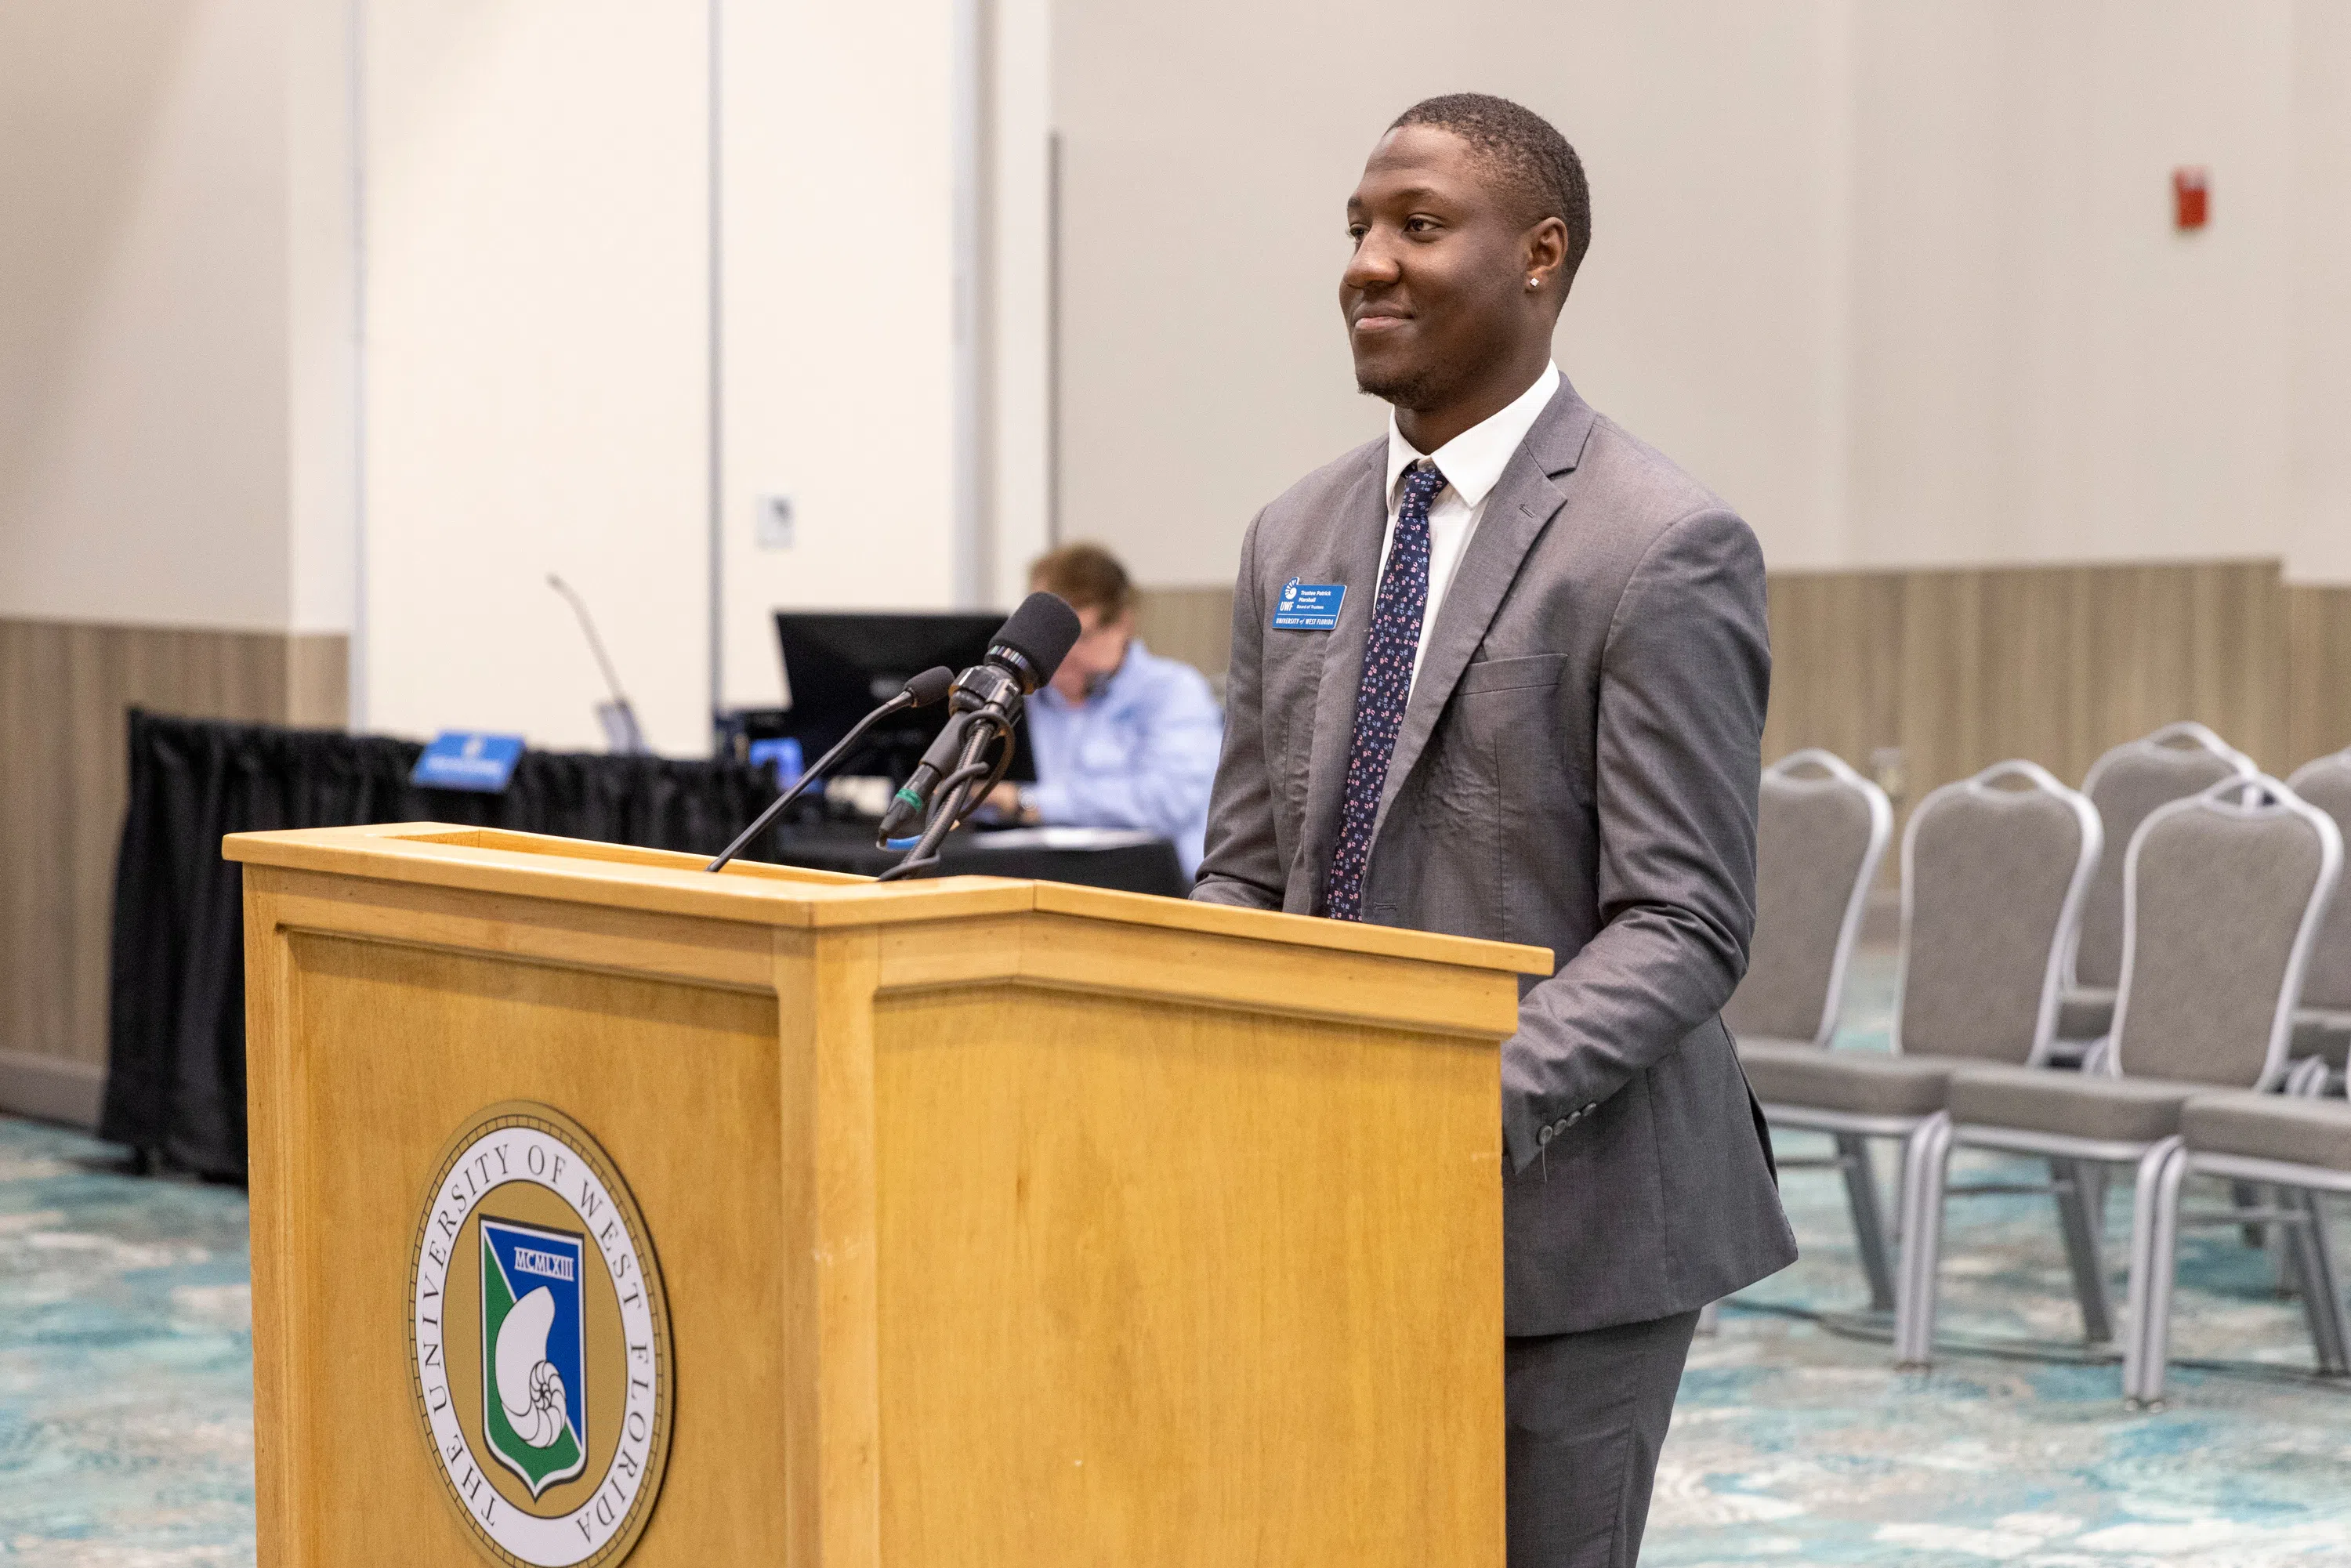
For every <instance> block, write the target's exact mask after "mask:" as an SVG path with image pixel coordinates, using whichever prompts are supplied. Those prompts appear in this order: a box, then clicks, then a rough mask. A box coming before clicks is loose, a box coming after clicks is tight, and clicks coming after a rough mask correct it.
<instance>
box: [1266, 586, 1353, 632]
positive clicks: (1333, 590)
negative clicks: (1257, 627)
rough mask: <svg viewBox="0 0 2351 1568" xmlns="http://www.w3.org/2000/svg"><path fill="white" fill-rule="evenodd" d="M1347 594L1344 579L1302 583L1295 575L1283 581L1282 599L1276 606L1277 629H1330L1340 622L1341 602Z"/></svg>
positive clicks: (1292, 630)
mask: <svg viewBox="0 0 2351 1568" xmlns="http://www.w3.org/2000/svg"><path fill="white" fill-rule="evenodd" d="M1346 597H1347V585H1346V584H1345V583H1343V582H1301V581H1299V580H1297V579H1296V578H1294V577H1293V578H1291V579H1290V580H1289V581H1288V582H1286V583H1284V584H1282V587H1281V599H1280V602H1278V603H1276V604H1275V605H1274V607H1273V629H1274V630H1275V631H1277V632H1329V631H1332V630H1334V629H1336V627H1337V626H1338V624H1339V604H1340V601H1342V600H1343V599H1345V598H1346Z"/></svg>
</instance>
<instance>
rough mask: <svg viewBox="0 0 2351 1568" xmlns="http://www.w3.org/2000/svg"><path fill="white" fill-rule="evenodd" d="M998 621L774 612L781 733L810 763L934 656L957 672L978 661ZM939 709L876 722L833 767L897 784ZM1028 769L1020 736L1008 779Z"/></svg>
mask: <svg viewBox="0 0 2351 1568" xmlns="http://www.w3.org/2000/svg"><path fill="white" fill-rule="evenodd" d="M1003 624H1004V617H1003V616H1001V615H995V614H978V615H965V614H921V613H906V612H841V611H831V610H827V611H799V610H779V611H778V612H776V642H777V645H778V649H779V651H780V652H781V653H782V654H783V660H784V732H785V733H786V734H787V735H789V736H792V737H795V738H796V739H798V740H799V743H800V751H801V754H802V755H803V756H804V757H806V758H807V759H808V760H809V761H810V762H814V761H815V760H816V759H817V758H819V757H821V756H822V755H823V754H824V753H825V752H826V751H827V750H829V749H830V748H831V747H832V746H833V745H834V744H836V743H837V742H838V741H839V740H840V739H841V737H842V736H844V735H847V734H848V733H849V731H850V729H851V728H852V727H853V726H854V725H855V724H856V723H857V721H858V720H859V719H861V718H863V717H864V716H866V715H867V714H869V713H871V712H872V710H873V709H874V708H876V707H878V706H881V705H882V704H883V703H885V702H888V701H889V700H890V699H891V698H892V697H893V696H895V695H897V694H898V689H899V688H900V687H901V686H904V685H905V684H906V682H907V681H908V680H909V679H910V678H911V677H913V676H914V675H918V674H922V673H923V672H924V671H925V670H927V669H929V668H930V667H931V666H932V665H934V664H945V665H946V667H947V668H948V669H950V670H962V669H966V668H968V667H969V666H971V665H973V664H978V663H979V662H980V660H981V659H983V658H985V657H986V656H987V643H988V640H989V639H990V638H991V637H993V636H994V635H995V634H996V629H997V628H998V627H999V626H1001V625H1003ZM946 715H947V709H946V704H945V703H941V704H940V705H938V706H935V707H928V708H916V709H914V711H912V712H910V713H904V714H900V715H897V716H895V717H893V718H892V719H887V720H884V721H883V723H881V724H879V725H876V726H875V727H873V729H872V731H871V732H870V733H868V735H867V736H866V737H865V740H864V742H863V744H862V745H860V746H859V747H858V748H857V750H856V752H855V753H854V754H852V755H851V756H848V757H844V758H841V768H839V770H838V771H839V772H840V773H841V774H844V775H846V774H856V773H881V774H886V775H888V776H889V777H890V778H891V779H894V780H896V781H898V782H900V783H904V781H905V779H906V776H907V775H908V774H910V773H912V772H913V771H914V764H915V763H916V762H918V761H920V760H921V758H922V755H923V748H924V747H927V746H928V745H930V743H931V742H932V741H933V740H934V739H935V738H936V737H937V736H938V733H939V727H940V726H942V725H944V724H945V723H946ZM1016 733H1018V732H1016ZM1036 776H1037V774H1036V768H1035V766H1034V764H1032V763H1031V762H1030V761H1029V747H1028V743H1027V740H1026V738H1025V736H1024V737H1023V738H1022V739H1021V742H1020V744H1019V747H1017V748H1016V750H1015V753H1014V756H1013V759H1012V771H1011V772H1010V773H1009V774H1008V775H1006V777H1008V778H1010V779H1020V780H1022V781H1024V782H1025V781H1027V780H1029V779H1035V778H1036Z"/></svg>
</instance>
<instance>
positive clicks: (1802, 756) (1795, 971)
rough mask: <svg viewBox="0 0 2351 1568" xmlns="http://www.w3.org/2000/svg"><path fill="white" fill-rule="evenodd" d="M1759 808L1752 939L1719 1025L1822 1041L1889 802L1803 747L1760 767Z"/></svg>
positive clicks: (1890, 820) (1885, 832)
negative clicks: (1743, 969)
mask: <svg viewBox="0 0 2351 1568" xmlns="http://www.w3.org/2000/svg"><path fill="white" fill-rule="evenodd" d="M1760 806H1761V810H1760V815H1759V819H1758V821H1757V824H1756V833H1757V836H1756V846H1755V937H1754V940H1753V942H1752V943H1751V944H1750V946H1749V949H1748V957H1747V976H1746V978H1744V979H1742V980H1741V981H1740V983H1739V989H1738V990H1737V991H1735V992H1733V993H1732V994H1731V998H1730V1001H1729V1004H1728V1005H1727V1006H1725V1007H1724V1008H1723V1009H1722V1017H1723V1021H1724V1022H1726V1023H1728V1024H1729V1026H1730V1028H1731V1030H1732V1031H1733V1032H1734V1033H1737V1034H1740V1035H1747V1036H1760V1037H1762V1038H1765V1039H1771V1040H1811V1041H1812V1042H1813V1043H1814V1044H1816V1045H1826V1044H1827V1043H1828V1042H1829V1037H1830V1036H1831V1035H1833V1034H1834V1033H1835V1032H1836V1022H1837V1006H1838V1002H1839V1000H1840V998H1842V997H1843V995H1844V976H1845V967H1846V965H1847V963H1848V962H1849V961H1850V960H1851V958H1852V956H1853V946H1854V942H1855V938H1856V937H1857V936H1859V935H1860V933H1861V915H1862V909H1863V906H1864V905H1865V904H1867V903H1868V901H1869V884H1870V880H1871V879H1872V878H1873V877H1875V876H1876V873H1877V862H1878V860H1879V859H1880V858H1881V857H1882V856H1883V855H1884V854H1885V853H1886V841H1887V840H1888V839H1891V838H1892V837H1893V836H1894V807H1893V803H1892V802H1890V801H1889V800H1886V791H1885V790H1883V789H1879V788H1878V787H1877V786H1876V785H1875V784H1873V783H1871V782H1870V781H1869V780H1868V779H1864V778H1863V777H1862V776H1861V775H1860V774H1858V773H1855V771H1854V770H1853V769H1852V768H1848V767H1847V766H1845V764H1844V761H1843V760H1841V759H1840V758H1837V757H1836V756H1835V755H1834V753H1831V752H1826V751H1820V750H1810V751H1799V752H1797V753H1795V754H1794V755H1793V756H1790V757H1784V758H1781V759H1780V760H1779V761H1778V762H1775V763H1773V764H1772V765H1771V767H1769V768H1765V769H1764V770H1763V785H1762V792H1761V801H1760Z"/></svg>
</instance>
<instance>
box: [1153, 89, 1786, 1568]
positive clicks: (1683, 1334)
mask: <svg viewBox="0 0 2351 1568" xmlns="http://www.w3.org/2000/svg"><path fill="white" fill-rule="evenodd" d="M1347 214H1348V230H1349V233H1350V234H1351V235H1353V239H1354V251H1353V256H1352V258H1351V259H1350V260H1349V262H1348V264H1347V269H1346V272H1345V274H1344V276H1343V277H1342V279H1341V282H1340V287H1339V298H1340V304H1341V306H1342V308H1343V310H1344V312H1345V315H1346V319H1347V323H1348V333H1349V340H1350V341H1351V343H1352V344H1353V350H1354V360H1355V376H1356V381H1357V382H1358V384H1359V385H1360V386H1361V387H1362V389H1363V390H1364V392H1369V393H1371V394H1372V395H1374V396H1375V397H1379V398H1382V399H1384V401H1386V402H1388V403H1389V404H1390V405H1391V406H1392V408H1393V411H1394V412H1393V414H1392V417H1391V420H1390V423H1389V432H1388V434H1387V436H1386V437H1385V438H1384V439H1383V440H1379V441H1374V442H1372V443H1370V444H1367V445H1364V446H1362V447H1358V448H1357V449H1356V450H1355V451H1353V452H1351V453H1349V454H1348V455H1345V456H1344V457H1342V458H1341V459H1339V461H1337V462H1336V463H1333V464H1332V465H1330V466H1328V467H1326V468H1323V469H1321V470H1319V471H1318V472H1316V473H1313V474H1311V475H1309V476H1307V477H1305V478H1304V479H1301V480H1300V481H1299V482H1298V483H1297V484H1296V485H1294V486H1291V487H1290V490H1289V491H1287V492H1286V493H1285V494H1283V495H1282V496H1281V497H1280V498H1279V499H1277V500H1276V501H1274V502H1273V503H1272V504H1271V505H1270V506H1269V507H1266V508H1265V509H1264V510H1263V511H1262V512H1260V513H1259V515H1258V517H1257V519H1256V520H1255V521H1254V522H1253V523H1252V524H1251V525H1250V526H1249V535H1248V538H1247V539H1246V540H1245V542H1244V543H1243V544H1242V547H1241V564H1240V575H1239V583H1238V589H1237V591H1236V592H1235V595H1234V603H1233V650H1232V670H1231V675H1230V685H1229V688H1228V696H1227V714H1228V717H1227V722H1226V734H1225V746H1224V753H1223V756H1222V758H1221V760H1220V762H1219V764H1218V769H1217V783H1216V793H1215V798H1214V802H1213V804H1212V806H1211V808H1210V812H1209V820H1208V833H1207V857H1206V860H1205V861H1204V862H1203V864H1202V868H1201V875H1200V881H1199V885H1198V887H1197V889H1196V892H1195V893H1194V894H1193V896H1195V897H1196V898H1201V899H1207V900H1209V901H1211V902H1215V903H1220V904H1248V905H1253V906H1256V907H1259V908H1266V909H1284V910H1289V911H1290V912H1292V913H1295V914H1304V915H1329V916H1331V917H1332V918H1337V919H1360V920H1367V921H1373V922H1375V923H1378V924H1381V925H1406V926H1413V927H1416V928H1418V929H1421V930H1426V931H1443V932H1450V933H1453V934H1456V935H1458V936H1483V937H1492V938H1497V939H1499V940H1504V941H1511V942H1527V943H1534V944H1539V945H1541V946H1547V947H1549V948H1551V949H1552V952H1553V953H1554V954H1556V955H1557V957H1558V964H1559V967H1558V969H1557V971H1556V972H1555V973H1554V974H1553V975H1552V977H1550V978H1548V979H1545V980H1541V981H1530V982H1528V984H1527V988H1526V989H1525V990H1524V992H1523V993H1522V996H1521V999H1520V1009H1519V1031H1518V1033H1517V1034H1515V1035H1513V1036H1512V1037H1511V1038H1510V1040H1508V1041H1506V1042H1505V1043H1504V1045H1503V1048H1502V1063H1501V1079H1502V1082H1501V1088H1502V1096H1501V1133H1502V1143H1503V1151H1504V1166H1505V1169H1504V1175H1503V1177H1502V1179H1503V1181H1504V1184H1505V1185H1504V1202H1503V1215H1504V1227H1505V1235H1504V1258H1505V1270H1506V1274H1507V1283H1506V1290H1507V1295H1506V1307H1505V1312H1506V1332H1507V1333H1508V1336H1509V1338H1508V1342H1507V1344H1506V1346H1505V1350H1504V1361H1505V1367H1506V1377H1507V1397H1508V1404H1509V1411H1510V1433H1509V1467H1510V1474H1509V1490H1510V1504H1509V1514H1510V1563H1511V1568H1552V1565H1559V1568H1567V1565H1571V1564H1572V1565H1574V1568H1584V1565H1586V1564H1590V1565H1593V1568H1599V1565H1608V1568H1615V1565H1620V1564H1625V1565H1629V1564H1631V1563H1633V1562H1634V1561H1635V1559H1636V1558H1637V1556H1638V1555H1639V1552H1640V1541H1641V1532H1642V1529H1643V1526H1644V1525H1645V1523H1646V1520H1647V1516H1648V1505H1649V1492H1650V1488H1651V1485H1652V1483H1653V1481H1654V1479H1655V1476H1656V1457H1657V1448H1658V1445H1659V1444H1660V1442H1661V1441H1662V1440H1663V1439H1664V1437H1665V1432H1666V1427H1667V1422H1668V1420H1669V1419H1670V1417H1671V1416H1672V1412H1673V1403H1674V1396H1675V1393H1676V1390H1677V1387H1678V1385H1679V1382H1680V1377H1681V1370H1682V1364H1683V1361H1684V1359H1685V1358H1686V1357H1687V1354H1688V1351H1689V1344H1690V1338H1691V1334H1692V1333H1693V1331H1694V1330H1695V1327H1696V1324H1697V1320H1698V1310H1699V1309H1700V1308H1701V1307H1703V1306H1704V1305H1705V1304H1706V1303H1707V1302H1708V1301H1714V1300H1716V1299H1717V1298H1719V1297H1721V1296H1724V1295H1728V1294H1729V1292H1731V1291H1735V1290H1738V1289H1739V1288H1740V1287H1741V1286H1743V1285H1746V1284H1750V1283H1751V1282H1752V1281H1756V1280H1759V1279H1761V1278H1762V1277H1763V1276H1765V1275H1767V1274H1770V1273H1771V1272H1773V1271H1775V1270H1779V1269H1781V1268H1783V1267H1785V1266H1786V1265H1787V1264H1788V1263H1789V1262H1790V1261H1792V1260H1793V1259H1794V1257H1795V1242H1794V1239H1793V1238H1792V1236H1791V1235H1790V1234H1789V1230H1788V1224H1787V1219H1786V1217H1785V1216H1784V1215H1783V1214H1782V1211H1781V1207H1780V1202H1779V1195H1778V1192H1777V1189H1776V1187H1775V1186H1774V1176H1773V1171H1772V1168H1771V1152H1770V1145H1769V1142H1768V1134H1766V1133H1765V1131H1764V1127H1763V1122H1762V1117H1761V1113H1759V1112H1758V1111H1757V1109H1756V1107H1755V1103H1754V1101H1753V1098H1752V1097H1751V1096H1750V1094H1749V1092H1748V1089H1747V1082H1746V1079H1745V1078H1744V1076H1743V1075H1742V1074H1741V1073H1740V1068H1739V1061H1738V1057H1737V1056H1736V1054H1735V1053H1734V1051H1733V1050H1732V1046H1731V1041H1730V1037H1729V1033H1728V1032H1727V1031H1726V1030H1724V1028H1723V1025H1722V1020H1721V1019H1720V1018H1719V1016H1718V1015H1719V1010H1720V1009H1721V1007H1722V1005H1723V1002H1724V1001H1725V1000H1726V999H1727V998H1729V995H1730V993H1731V989H1732V988H1734V987H1735V986H1736V985H1737V984H1738V983H1739V979H1740V976H1741V974H1742V973H1744V971H1745V969H1746V964H1747V945H1748V938H1749V935H1750V930H1751V928H1752V925H1753V921H1754V914H1755V798H1756V788H1757V775H1758V772H1759V768H1760V759H1759V756H1758V748H1759V747H1760V745H1761V734H1762V727H1763V709H1764V702H1765V698H1766V695H1767V694H1768V691H1769V687H1770V685H1771V651H1770V648H1769V645H1768V643H1767V641H1766V635H1765V629H1764V616H1763V560H1762V556H1761V552H1760V551H1759V550H1758V549H1757V547H1756V543H1755V538H1754V536H1753V535H1752V534H1751V533H1750V532H1749V531H1748V528H1747V526H1746V524H1744V523H1743V522H1741V521H1740V518H1739V517H1738V516H1737V515H1736V514H1735V513H1733V512H1732V511H1731V509H1730V508H1729V507H1728V506H1726V505H1725V504H1724V503H1723V502H1722V501H1721V500H1720V499H1719V497H1715V496H1714V495H1712V494H1711V493H1710V492H1708V490H1707V489H1706V488H1705V486H1701V485H1700V484H1698V482H1697V481H1696V480H1694V479H1692V478H1691V477H1689V476H1687V475H1686V474H1684V473H1683V472H1682V471H1681V470H1680V469H1678V468H1677V467H1675V466H1674V465H1673V464H1672V463H1670V462H1668V461H1667V459H1666V458H1665V457H1664V456H1662V455H1659V454H1658V453H1656V451H1654V450H1652V449H1651V448H1649V447H1647V446H1645V445H1643V444H1641V443H1640V442H1638V441H1636V440H1635V439H1634V438H1633V437H1632V436H1631V435H1629V434H1626V433H1625V431H1624V430H1622V429H1620V428H1619V427H1618V426H1616V425H1615V424H1614V423H1611V422H1610V421H1609V420H1607V419H1605V418H1604V417H1603V416H1601V415H1600V414H1598V413H1594V412H1593V410H1592V408H1591V406H1590V405H1589V404H1587V403H1585V402H1584V401H1583V399H1582V398H1580V397H1578V396H1577V395H1576V394H1575V389H1574V388H1573V387H1572V386H1570V385H1568V384H1567V382H1566V381H1565V380H1564V378H1562V376H1561V375H1560V373H1559V371H1558V370H1557V368H1556V367H1555V366H1553V365H1552V360H1551V344H1552V329H1553V326H1554V324H1555V323H1556V322H1557V320H1558V319H1559V312H1560V307H1561V305H1562V302H1563V301H1564V298H1565V296H1566V293H1567V289H1568V285H1569V283H1570V281H1571V280H1572V279H1573V277H1574V276H1575V269H1576V266H1577V264H1578V263H1579V262H1581V261H1582V260H1583V253H1584V249H1585V246H1586V245H1587V243H1588V241H1589V237H1590V234H1591V215H1590V204H1589V199H1588V197H1587V195H1586V193H1585V187H1584V183H1583V168H1582V166H1581V164H1580V163H1579V162H1577V159H1576V156H1575V152H1574V151H1573V149H1572V148H1571V147H1569V145H1568V144H1567V142H1566V141H1565V140H1563V139H1562V137H1561V136H1560V134H1559V132H1558V131H1555V130H1553V129H1552V126H1551V125H1550V124H1549V123H1547V122H1546V121H1544V120H1542V119H1541V118H1540V117H1539V116H1537V115H1535V114H1532V113H1531V112H1530V111H1528V110H1524V109H1521V108H1520V107H1519V106H1518V105H1516V104H1513V103H1510V102H1507V101H1505V100H1503V99H1494V98H1488V97H1485V96H1483V95H1479V94H1462V95H1457V96H1454V97H1449V98H1442V99H1430V100H1428V101H1427V102H1426V103H1423V104H1420V105H1417V106H1416V107H1415V108H1413V109H1411V110H1407V111H1406V112H1405V114H1404V116H1403V117H1402V118H1401V119H1399V120H1397V121H1396V122H1395V126H1394V127H1392V128H1391V129H1390V130H1389V131H1388V133H1387V134H1386V135H1385V136H1384V138H1383V139H1382V140H1381V141H1380V143H1379V145H1378V146H1377V147H1376V148H1375V149H1374V151H1373V153H1372V156H1371V160H1370V162H1369V163H1368V164H1366V165H1365V168H1364V177H1363V181H1362V183H1361V184H1360V185H1358V187H1357V188H1356V191H1355V193H1354V195H1353V197H1352V198H1350V200H1349V202H1348V204H1347Z"/></svg>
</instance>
